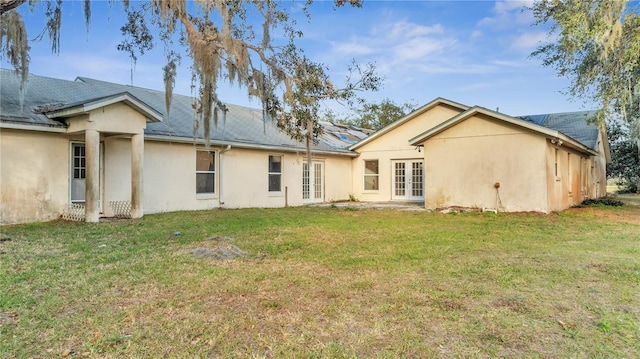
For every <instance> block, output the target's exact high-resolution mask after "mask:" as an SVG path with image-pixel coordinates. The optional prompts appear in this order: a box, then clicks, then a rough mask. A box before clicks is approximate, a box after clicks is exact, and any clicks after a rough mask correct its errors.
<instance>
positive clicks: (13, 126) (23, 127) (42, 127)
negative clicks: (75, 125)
mask: <svg viewBox="0 0 640 359" xmlns="http://www.w3.org/2000/svg"><path fill="white" fill-rule="evenodd" d="M0 128H6V129H12V130H23V131H38V132H54V133H66V132H67V129H66V128H65V127H53V126H48V125H25V124H22V123H11V122H4V121H0Z"/></svg>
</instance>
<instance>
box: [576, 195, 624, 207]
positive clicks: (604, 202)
mask: <svg viewBox="0 0 640 359" xmlns="http://www.w3.org/2000/svg"><path fill="white" fill-rule="evenodd" d="M597 205H600V206H612V207H620V206H622V205H624V203H622V201H620V200H617V199H615V198H612V197H600V198H588V199H585V200H584V201H582V203H581V204H580V206H581V207H584V206H597Z"/></svg>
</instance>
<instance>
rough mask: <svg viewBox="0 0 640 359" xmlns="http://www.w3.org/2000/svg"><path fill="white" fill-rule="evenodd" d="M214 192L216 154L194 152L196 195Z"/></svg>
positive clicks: (213, 152)
mask: <svg viewBox="0 0 640 359" xmlns="http://www.w3.org/2000/svg"><path fill="white" fill-rule="evenodd" d="M215 192H216V152H215V151H199V150H198V151H196V193H197V194H213V193H215Z"/></svg>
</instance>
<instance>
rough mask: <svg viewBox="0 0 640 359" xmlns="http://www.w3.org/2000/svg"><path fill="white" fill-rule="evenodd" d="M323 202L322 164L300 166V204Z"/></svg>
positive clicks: (313, 163) (312, 163) (314, 163)
mask: <svg viewBox="0 0 640 359" xmlns="http://www.w3.org/2000/svg"><path fill="white" fill-rule="evenodd" d="M323 201H324V163H323V162H311V166H309V165H308V163H306V162H305V163H303V164H302V202H303V203H318V202H323Z"/></svg>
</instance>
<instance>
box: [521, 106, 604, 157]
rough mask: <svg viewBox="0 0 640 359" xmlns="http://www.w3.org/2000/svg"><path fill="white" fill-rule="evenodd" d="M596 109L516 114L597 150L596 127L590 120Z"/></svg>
mask: <svg viewBox="0 0 640 359" xmlns="http://www.w3.org/2000/svg"><path fill="white" fill-rule="evenodd" d="M595 113H596V111H578V112H564V113H550V114H543V115H528V116H518V117H516V118H520V119H522V120H525V121H528V122H533V123H535V124H537V125H540V126H544V127H546V128H550V129H552V130H556V131H559V132H562V133H563V134H565V135H567V136H569V137H571V138H573V139H574V140H576V141H578V142H580V143H582V144H583V145H585V146H587V147H589V148H590V149H592V150H597V149H598V148H597V142H598V134H599V131H598V128H597V127H596V125H595V124H593V123H592V122H590V120H591V119H593V117H594V116H595Z"/></svg>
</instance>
